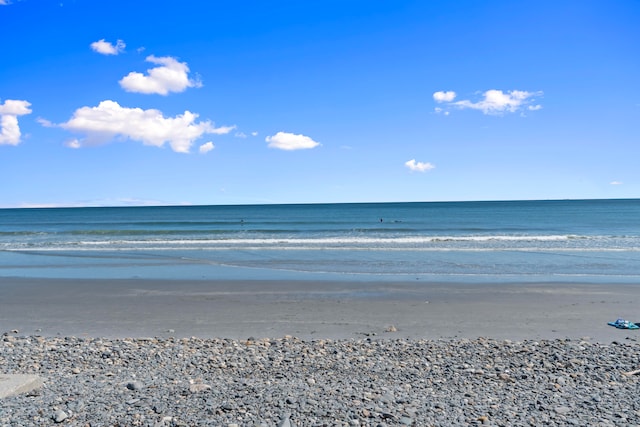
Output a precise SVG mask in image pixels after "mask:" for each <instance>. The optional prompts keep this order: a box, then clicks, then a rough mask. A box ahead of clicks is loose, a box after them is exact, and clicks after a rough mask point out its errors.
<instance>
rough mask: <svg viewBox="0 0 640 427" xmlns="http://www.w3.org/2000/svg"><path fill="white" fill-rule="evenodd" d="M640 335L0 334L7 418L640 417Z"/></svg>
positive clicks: (298, 422)
mask: <svg viewBox="0 0 640 427" xmlns="http://www.w3.org/2000/svg"><path fill="white" fill-rule="evenodd" d="M639 350H640V345H638V344H637V343H635V342H621V343H617V342H614V343H611V344H609V345H604V344H599V343H592V342H590V341H589V340H588V339H583V340H552V341H522V342H511V341H496V340H491V339H484V338H479V339H475V340H467V339H461V340H455V341H451V340H442V341H428V340H406V339H395V340H392V339H380V340H377V339H372V338H368V339H361V340H312V341H303V340H299V339H297V338H293V337H284V338H280V339H261V340H254V339H248V340H245V341H238V340H227V339H199V338H189V339H175V338H138V339H104V338H102V339H100V338H78V337H38V336H18V335H17V334H15V333H5V334H4V335H3V336H0V372H3V373H7V374H11V373H16V374H18V373H21V374H37V375H39V376H40V377H41V378H42V379H43V380H44V385H43V387H42V388H41V389H39V390H37V391H34V392H31V393H30V394H27V395H19V396H12V397H8V398H5V399H3V400H2V402H0V426H42V425H45V426H48V425H73V426H91V427H96V426H153V427H163V426H227V427H233V426H239V427H240V426H396V425H397V426H413V425H416V426H431V425H434V426H435V425H437V426H441V425H504V426H506V425H509V426H510V425H535V426H537V425H552V426H553V425H578V426H584V425H591V426H610V425H621V426H622V425H624V426H629V425H638V424H640V399H638V390H639V381H640V376H638V375H637V374H634V373H633V371H635V370H637V369H638V368H640V360H639V359H638V353H639Z"/></svg>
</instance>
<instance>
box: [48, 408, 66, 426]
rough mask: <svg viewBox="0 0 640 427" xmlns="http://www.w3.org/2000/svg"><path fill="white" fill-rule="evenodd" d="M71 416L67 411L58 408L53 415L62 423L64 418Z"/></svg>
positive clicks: (55, 419)
mask: <svg viewBox="0 0 640 427" xmlns="http://www.w3.org/2000/svg"><path fill="white" fill-rule="evenodd" d="M68 417H69V416H68V415H67V413H66V412H64V411H63V410H60V409H59V410H57V411H56V412H55V413H54V414H53V416H52V417H51V418H52V419H53V421H55V422H56V423H61V422H63V421H64V420H66V419H67V418H68Z"/></svg>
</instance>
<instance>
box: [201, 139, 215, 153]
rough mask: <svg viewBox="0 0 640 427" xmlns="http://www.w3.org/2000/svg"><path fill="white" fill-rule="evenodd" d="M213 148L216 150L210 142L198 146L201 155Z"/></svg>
mask: <svg viewBox="0 0 640 427" xmlns="http://www.w3.org/2000/svg"><path fill="white" fill-rule="evenodd" d="M214 148H216V147H215V145H213V142H211V141H209V142H206V143H204V144H202V145H201V146H200V153H202V154H205V153H208V152H209V151H211V150H213V149H214Z"/></svg>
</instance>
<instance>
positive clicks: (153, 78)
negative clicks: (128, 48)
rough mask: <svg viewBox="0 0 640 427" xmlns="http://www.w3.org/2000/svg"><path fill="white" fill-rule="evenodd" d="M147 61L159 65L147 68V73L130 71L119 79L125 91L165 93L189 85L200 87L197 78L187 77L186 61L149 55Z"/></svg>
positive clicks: (180, 90)
mask: <svg viewBox="0 0 640 427" xmlns="http://www.w3.org/2000/svg"><path fill="white" fill-rule="evenodd" d="M146 61H147V62H151V63H153V64H158V65H159V67H155V68H149V69H148V70H147V73H148V75H144V74H142V73H138V72H135V71H132V72H130V73H129V74H127V75H126V76H124V77H123V78H122V79H121V80H120V82H119V83H120V86H121V87H122V88H123V89H124V90H126V91H127V92H137V93H147V94H150V93H157V94H160V95H166V94H168V93H169V92H184V91H185V90H186V89H187V88H189V87H202V83H201V82H200V81H199V80H197V79H196V80H192V79H190V78H189V67H188V66H187V64H186V62H178V61H177V60H176V59H175V58H172V57H170V56H163V57H156V56H153V55H149V56H147V58H146Z"/></svg>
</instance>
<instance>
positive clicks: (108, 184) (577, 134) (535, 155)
mask: <svg viewBox="0 0 640 427" xmlns="http://www.w3.org/2000/svg"><path fill="white" fill-rule="evenodd" d="M639 23H640V2H639V1H637V0H626V1H625V0H620V1H617V0H602V1H589V0H575V1H571V0H568V1H562V0H560V1H559V0H553V1H547V0H535V1H528V0H523V1H513V0H504V1H493V0H488V1H480V0H473V1H470V0H469V1H465V0H459V1H427V0H393V1H376V0H322V1H319V0H318V1H316V0H305V1H277V0H274V1H267V0H255V1H243V0H224V1H222V0H220V1H218V0H211V1H193V0H182V1H163V0H153V1H151V0H140V1H131V0H126V1H123V0H109V1H106V0H56V1H52V0H0V40H1V44H0V46H1V49H0V126H1V128H0V207H30V206H95V205H149V204H151V205H156V204H161V205H165V204H247V203H258V204H259V203H317V202H387V201H449V200H506V199H565V198H568V199H576V198H637V197H640V24H639Z"/></svg>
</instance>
